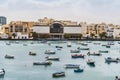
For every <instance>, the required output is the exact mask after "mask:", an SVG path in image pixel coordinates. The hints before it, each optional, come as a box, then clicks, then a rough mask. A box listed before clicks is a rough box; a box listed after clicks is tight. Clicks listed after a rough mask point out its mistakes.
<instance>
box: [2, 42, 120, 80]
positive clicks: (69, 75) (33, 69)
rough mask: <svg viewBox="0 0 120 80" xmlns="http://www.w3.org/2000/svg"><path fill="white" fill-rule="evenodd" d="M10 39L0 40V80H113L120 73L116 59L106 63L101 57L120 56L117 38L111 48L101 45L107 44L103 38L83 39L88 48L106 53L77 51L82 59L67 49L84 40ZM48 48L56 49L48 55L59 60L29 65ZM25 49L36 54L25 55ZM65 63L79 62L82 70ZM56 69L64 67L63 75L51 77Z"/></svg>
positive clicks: (44, 55) (38, 58)
mask: <svg viewBox="0 0 120 80" xmlns="http://www.w3.org/2000/svg"><path fill="white" fill-rule="evenodd" d="M11 42H12V43H11V45H6V43H8V41H0V68H4V69H5V71H6V74H5V76H4V78H0V80H114V79H115V76H116V75H118V76H120V69H119V68H120V63H111V64H106V63H105V59H104V58H106V57H108V56H110V57H120V44H118V42H117V41H116V42H114V43H115V45H112V46H111V48H105V47H104V46H101V45H102V44H107V41H93V42H92V43H87V44H88V46H87V47H89V48H90V51H91V52H98V50H108V51H109V53H103V54H102V56H87V55H86V54H87V52H88V51H81V52H80V53H82V54H85V55H86V57H85V59H71V54H74V53H70V50H71V49H77V47H85V46H81V45H80V44H78V43H80V42H84V43H86V41H71V43H72V47H67V42H66V41H49V42H48V43H51V45H48V44H47V43H40V42H38V41H19V42H17V44H16V43H14V41H11ZM31 42H32V43H33V44H31ZM69 42H70V41H69ZM96 42H97V43H98V42H99V43H101V45H95V44H93V43H96ZM23 44H27V46H23ZM56 45H60V46H63V48H62V49H61V50H57V49H56V48H55V46H56ZM49 49H50V50H55V51H56V52H57V53H56V54H55V55H51V56H56V57H60V61H52V65H51V66H33V62H34V61H44V60H45V57H46V56H47V55H46V54H44V52H45V50H49ZM29 51H32V52H36V53H37V56H29V55H28V53H29ZM5 54H10V55H14V56H15V59H13V60H11V59H5V58H4V56H5ZM89 58H92V59H94V60H95V62H96V63H95V64H96V66H95V67H90V66H88V65H87V64H86V61H87V60H88V59H89ZM67 63H74V64H80V66H81V67H82V68H84V72H83V73H74V70H73V69H65V68H64V64H67ZM58 71H64V72H65V74H66V76H65V77H63V78H52V73H54V72H58Z"/></svg>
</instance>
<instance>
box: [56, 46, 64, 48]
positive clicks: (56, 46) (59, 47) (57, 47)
mask: <svg viewBox="0 0 120 80" xmlns="http://www.w3.org/2000/svg"><path fill="white" fill-rule="evenodd" d="M55 47H56V48H63V47H62V46H55Z"/></svg>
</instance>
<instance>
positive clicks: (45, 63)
mask: <svg viewBox="0 0 120 80" xmlns="http://www.w3.org/2000/svg"><path fill="white" fill-rule="evenodd" d="M51 64H52V63H51V62H50V61H42V62H33V65H51Z"/></svg>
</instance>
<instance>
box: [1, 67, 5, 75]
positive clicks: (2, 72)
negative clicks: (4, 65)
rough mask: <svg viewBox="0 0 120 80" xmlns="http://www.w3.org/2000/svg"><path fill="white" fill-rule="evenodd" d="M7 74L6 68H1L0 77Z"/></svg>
mask: <svg viewBox="0 0 120 80" xmlns="http://www.w3.org/2000/svg"><path fill="white" fill-rule="evenodd" d="M4 75H5V70H4V69H0V77H2V76H4Z"/></svg>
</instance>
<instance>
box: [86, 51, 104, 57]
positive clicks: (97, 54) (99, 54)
mask: <svg viewBox="0 0 120 80" xmlns="http://www.w3.org/2000/svg"><path fill="white" fill-rule="evenodd" d="M87 55H88V56H90V55H93V56H101V55H102V54H101V53H95V52H93V53H90V52H88V53H87Z"/></svg>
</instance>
